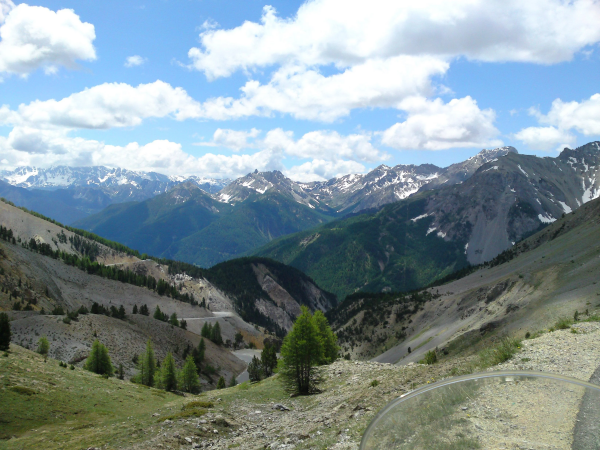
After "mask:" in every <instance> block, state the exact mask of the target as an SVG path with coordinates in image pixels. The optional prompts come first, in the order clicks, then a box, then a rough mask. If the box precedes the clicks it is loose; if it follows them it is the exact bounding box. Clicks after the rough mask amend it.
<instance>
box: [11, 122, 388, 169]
mask: <svg viewBox="0 0 600 450" xmlns="http://www.w3.org/2000/svg"><path fill="white" fill-rule="evenodd" d="M70 132H71V131H70V130H69V129H66V128H53V129H36V128H29V127H21V126H17V127H14V128H13V130H12V131H11V132H10V134H9V135H8V137H0V153H1V154H2V155H3V159H4V161H3V162H2V164H4V165H5V166H7V167H15V166H20V165H33V166H39V167H47V166H50V165H70V166H90V165H105V166H111V167H123V168H127V169H132V170H144V171H157V172H160V173H166V174H171V175H181V174H184V175H185V174H188V175H191V174H196V175H197V174H201V175H205V176H212V177H216V178H223V177H228V178H231V177H239V176H242V175H245V174H247V173H248V172H251V171H253V170H254V169H258V170H261V171H262V170H275V169H277V170H281V171H283V172H284V173H286V175H288V176H290V177H291V178H293V179H295V180H299V181H313V180H324V179H329V178H331V177H334V176H339V175H342V174H346V173H349V172H353V173H356V172H364V170H365V166H364V165H363V164H361V163H360V162H357V161H363V162H364V161H370V162H373V161H376V160H378V158H384V157H386V155H385V154H383V153H381V152H379V151H378V150H377V149H375V148H374V147H373V146H372V145H371V143H370V139H371V138H370V136H368V135H364V136H363V135H350V136H342V135H339V134H338V133H336V132H330V131H318V132H311V133H306V134H305V135H303V136H302V137H300V138H299V139H294V136H293V133H292V132H290V131H284V130H281V129H275V130H271V131H269V132H268V133H267V134H266V136H265V137H264V139H256V138H257V136H258V135H259V133H260V132H259V131H258V130H256V129H252V130H250V131H234V130H221V129H219V130H217V131H216V132H215V135H214V139H213V141H220V140H223V139H224V140H226V141H227V143H228V146H229V147H235V146H238V147H239V148H240V149H242V148H246V149H247V146H244V145H242V140H244V139H245V138H251V139H253V140H254V141H253V144H252V145H253V147H255V148H256V151H253V152H251V153H243V154H234V155H229V156H228V155H221V154H214V153H207V154H205V155H202V156H200V157H195V156H192V155H190V154H189V153H186V152H185V151H184V150H183V149H182V146H181V144H178V143H175V142H171V141H168V140H157V141H153V142H150V143H148V144H145V145H140V144H139V143H137V142H132V143H130V144H127V145H124V146H117V145H108V144H105V143H104V142H100V141H96V140H89V139H84V138H81V137H71V136H70V135H69V133H70ZM240 136H241V140H240V138H239V137H240ZM286 158H293V159H294V160H299V161H300V162H299V165H296V166H294V167H292V168H290V169H286V167H285V166H284V164H283V161H284V159H286ZM306 159H309V161H306V162H302V160H306Z"/></svg>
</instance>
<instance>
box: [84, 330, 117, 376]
mask: <svg viewBox="0 0 600 450" xmlns="http://www.w3.org/2000/svg"><path fill="white" fill-rule="evenodd" d="M83 368H84V369H86V370H89V371H90V372H94V373H98V374H100V375H108V376H112V374H113V373H114V371H115V369H114V367H113V365H112V364H111V362H110V356H108V349H107V348H106V347H105V346H104V345H103V344H101V343H100V341H99V340H98V339H96V340H95V341H94V343H93V344H92V352H91V353H90V355H89V356H88V358H87V360H86V361H85V365H84V366H83Z"/></svg>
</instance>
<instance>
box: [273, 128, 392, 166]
mask: <svg viewBox="0 0 600 450" xmlns="http://www.w3.org/2000/svg"><path fill="white" fill-rule="evenodd" d="M262 145H263V146H264V148H267V149H272V150H280V151H282V152H284V153H285V154H287V155H290V156H294V157H297V158H301V159H305V158H317V159H319V160H324V161H336V162H338V163H340V162H341V161H343V160H352V161H366V162H375V161H381V160H383V159H387V158H388V157H389V155H387V154H386V153H383V152H381V151H379V150H377V149H376V148H375V147H373V145H372V144H371V136H370V135H367V134H351V135H349V136H342V135H340V134H339V133H337V132H336V131H311V132H309V133H306V134H304V135H303V136H302V137H301V138H300V139H298V140H294V138H293V133H292V132H291V131H284V130H282V129H281V128H276V129H274V130H271V131H269V132H268V133H267V135H266V137H265V139H264V140H263V141H262ZM344 162H349V161H344ZM356 167H358V166H356ZM361 167H362V166H361Z"/></svg>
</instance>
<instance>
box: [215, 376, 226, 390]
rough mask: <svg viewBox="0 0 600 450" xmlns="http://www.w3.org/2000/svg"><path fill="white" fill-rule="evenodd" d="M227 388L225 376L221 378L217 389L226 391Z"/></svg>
mask: <svg viewBox="0 0 600 450" xmlns="http://www.w3.org/2000/svg"><path fill="white" fill-rule="evenodd" d="M224 388H225V378H223V376H221V377H220V378H219V381H217V389H224Z"/></svg>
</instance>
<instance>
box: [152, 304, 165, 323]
mask: <svg viewBox="0 0 600 450" xmlns="http://www.w3.org/2000/svg"><path fill="white" fill-rule="evenodd" d="M153 317H154V318H155V319H156V320H165V319H164V314H163V313H162V311H161V310H160V308H159V307H158V305H156V309H155V310H154V316H153Z"/></svg>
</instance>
